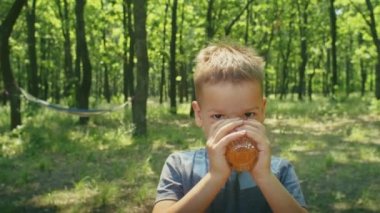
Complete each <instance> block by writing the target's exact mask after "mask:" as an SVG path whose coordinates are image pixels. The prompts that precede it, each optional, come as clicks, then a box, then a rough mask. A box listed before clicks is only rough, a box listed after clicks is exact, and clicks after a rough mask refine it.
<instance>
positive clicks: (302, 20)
mask: <svg viewBox="0 0 380 213" xmlns="http://www.w3.org/2000/svg"><path fill="white" fill-rule="evenodd" d="M300 4H302V9H301V8H300V6H301V5H300ZM308 5H309V2H308V1H306V3H305V2H304V0H302V1H301V3H299V2H298V1H297V8H298V13H299V16H300V17H299V25H300V26H299V30H300V40H301V41H300V45H301V52H300V53H301V60H302V61H301V64H300V65H299V68H298V76H299V79H298V100H303V96H304V95H305V90H306V88H305V87H306V82H305V70H306V65H307V61H308V54H307V29H306V27H307V24H308V22H307V18H308V16H307V8H308Z"/></svg>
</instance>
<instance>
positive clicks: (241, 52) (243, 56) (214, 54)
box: [194, 43, 265, 98]
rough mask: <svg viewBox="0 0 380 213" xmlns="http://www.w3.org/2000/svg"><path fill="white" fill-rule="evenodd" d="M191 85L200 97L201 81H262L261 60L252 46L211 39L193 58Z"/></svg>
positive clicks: (262, 69) (213, 82) (261, 82)
mask: <svg viewBox="0 0 380 213" xmlns="http://www.w3.org/2000/svg"><path fill="white" fill-rule="evenodd" d="M195 63H196V66H195V72H194V85H195V93H196V96H197V98H199V94H200V91H201V90H202V85H204V84H206V83H211V84H216V83H219V82H232V83H239V82H242V81H257V82H258V83H259V84H260V86H261V88H262V84H263V81H264V64H265V62H264V60H263V58H262V57H260V56H258V55H257V54H256V52H255V50H253V49H251V48H248V47H244V46H241V45H238V44H231V43H214V44H211V45H209V46H207V47H206V48H204V49H202V50H201V51H200V52H199V54H198V56H197V57H196V60H195Z"/></svg>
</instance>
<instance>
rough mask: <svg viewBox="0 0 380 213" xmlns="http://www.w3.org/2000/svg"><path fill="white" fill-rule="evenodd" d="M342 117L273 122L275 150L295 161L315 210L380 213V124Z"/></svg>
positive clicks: (271, 135) (303, 185) (311, 209)
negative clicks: (297, 123) (326, 119)
mask: <svg viewBox="0 0 380 213" xmlns="http://www.w3.org/2000/svg"><path fill="white" fill-rule="evenodd" d="M342 120H344V119H343V118H342V119H337V120H335V121H330V122H322V123H319V121H314V124H313V121H308V122H306V123H302V120H300V121H299V126H297V125H293V124H294V120H291V119H289V120H287V119H284V120H282V121H281V122H280V121H277V120H276V119H272V120H269V122H268V123H269V125H268V126H269V132H270V138H271V139H272V140H271V141H272V144H273V147H274V148H273V150H274V153H275V154H277V155H281V156H284V157H285V158H288V159H290V160H291V161H292V162H293V164H295V167H296V171H297V174H298V176H299V178H300V180H301V185H302V188H303V191H304V194H305V197H306V199H307V202H308V204H309V209H310V211H311V212H379V211H380V204H379V203H378V200H380V194H379V192H380V183H379V181H378V177H379V176H380V163H379V162H380V157H379V156H380V131H378V130H379V129H380V123H379V121H378V120H376V119H373V120H368V119H364V120H363V119H362V118H356V119H349V120H346V121H344V122H342ZM289 123H290V124H289ZM315 123H317V124H315ZM303 124H307V125H304V126H303ZM319 125H321V126H322V127H323V128H320V126H319Z"/></svg>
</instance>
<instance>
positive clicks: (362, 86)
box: [358, 33, 368, 96]
mask: <svg viewBox="0 0 380 213" xmlns="http://www.w3.org/2000/svg"><path fill="white" fill-rule="evenodd" d="M358 44H359V46H361V45H362V44H363V35H362V34H361V33H359V35H358ZM359 65H360V77H361V78H360V94H361V96H364V95H365V86H366V83H367V76H368V74H367V70H366V69H365V67H364V61H363V59H360V60H359Z"/></svg>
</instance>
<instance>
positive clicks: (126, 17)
mask: <svg viewBox="0 0 380 213" xmlns="http://www.w3.org/2000/svg"><path fill="white" fill-rule="evenodd" d="M131 1H132V0H124V1H123V31H124V45H123V46H124V56H123V58H124V60H123V70H124V71H123V76H124V80H123V88H124V100H125V101H127V100H128V97H132V96H133V95H134V93H135V90H134V83H133V82H134V75H133V67H134V58H135V35H134V31H133V23H132V16H133V12H132V2H131ZM128 41H129V44H128V45H127V42H128ZM127 46H128V47H127Z"/></svg>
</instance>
